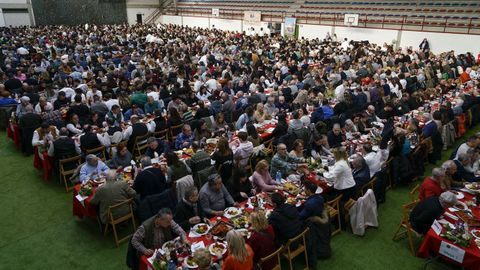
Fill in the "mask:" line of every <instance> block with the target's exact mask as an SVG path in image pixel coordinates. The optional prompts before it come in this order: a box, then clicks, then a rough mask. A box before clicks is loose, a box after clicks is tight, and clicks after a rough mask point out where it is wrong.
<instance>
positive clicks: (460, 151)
mask: <svg viewBox="0 0 480 270" xmlns="http://www.w3.org/2000/svg"><path fill="white" fill-rule="evenodd" d="M469 149H470V146H468V144H467V143H462V144H461V145H460V146H459V147H458V149H457V154H456V155H455V159H458V155H459V154H463V153H467V152H468V150H469Z"/></svg>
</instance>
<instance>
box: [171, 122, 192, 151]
mask: <svg viewBox="0 0 480 270" xmlns="http://www.w3.org/2000/svg"><path fill="white" fill-rule="evenodd" d="M193 139H194V135H193V132H192V128H191V127H190V125H187V124H185V125H183V127H182V132H180V133H179V134H178V135H177V139H175V149H177V150H180V149H182V148H188V147H190V146H191V145H192V142H193Z"/></svg>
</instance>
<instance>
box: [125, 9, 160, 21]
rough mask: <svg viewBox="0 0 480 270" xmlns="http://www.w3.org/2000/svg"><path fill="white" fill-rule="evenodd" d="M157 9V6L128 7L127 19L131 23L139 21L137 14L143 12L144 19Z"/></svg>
mask: <svg viewBox="0 0 480 270" xmlns="http://www.w3.org/2000/svg"><path fill="white" fill-rule="evenodd" d="M154 11H155V8H131V7H127V20H128V23H129V24H135V23H137V14H142V21H143V22H145V19H146V18H147V17H148V16H149V15H150V14H152V13H153V12H154Z"/></svg>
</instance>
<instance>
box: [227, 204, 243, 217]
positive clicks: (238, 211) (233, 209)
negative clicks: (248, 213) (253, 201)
mask: <svg viewBox="0 0 480 270" xmlns="http://www.w3.org/2000/svg"><path fill="white" fill-rule="evenodd" d="M233 211H235V213H233ZM228 212H232V213H231V214H229V213H228ZM241 214H242V211H241V210H240V209H238V208H236V207H228V208H227V209H225V211H224V212H223V216H224V217H226V218H228V219H230V218H233V217H236V216H239V215H241Z"/></svg>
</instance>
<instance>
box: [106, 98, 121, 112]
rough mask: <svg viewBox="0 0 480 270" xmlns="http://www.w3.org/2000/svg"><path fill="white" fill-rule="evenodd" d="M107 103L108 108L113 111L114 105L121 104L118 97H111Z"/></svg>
mask: <svg viewBox="0 0 480 270" xmlns="http://www.w3.org/2000/svg"><path fill="white" fill-rule="evenodd" d="M105 105H107V108H108V110H109V111H111V110H112V106H113V105H118V106H120V103H119V102H118V99H109V100H107V101H105Z"/></svg>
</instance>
